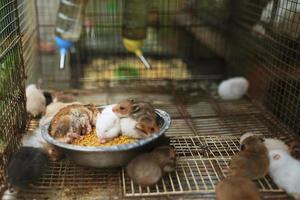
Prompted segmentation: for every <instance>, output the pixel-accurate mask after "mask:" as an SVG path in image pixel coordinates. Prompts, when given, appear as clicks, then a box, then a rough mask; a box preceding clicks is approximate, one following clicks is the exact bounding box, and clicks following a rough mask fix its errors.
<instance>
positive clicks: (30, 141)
mask: <svg viewBox="0 0 300 200" xmlns="http://www.w3.org/2000/svg"><path fill="white" fill-rule="evenodd" d="M44 143H46V141H45V140H44V138H43V137H42V130H41V128H40V127H38V128H37V129H35V130H34V131H33V133H31V134H26V135H24V137H23V138H22V146H24V147H35V148H43V145H44Z"/></svg>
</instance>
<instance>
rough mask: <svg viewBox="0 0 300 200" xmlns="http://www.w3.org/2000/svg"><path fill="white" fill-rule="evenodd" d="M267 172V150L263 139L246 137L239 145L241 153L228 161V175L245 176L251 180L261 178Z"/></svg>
mask: <svg viewBox="0 0 300 200" xmlns="http://www.w3.org/2000/svg"><path fill="white" fill-rule="evenodd" d="M268 170H269V158H268V150H267V148H266V147H265V145H264V143H263V139H262V138H259V137H257V136H250V137H247V138H246V139H245V140H244V141H243V144H242V145H241V151H240V152H239V153H238V154H236V155H234V156H233V157H232V159H231V161H230V166H229V174H230V175H232V176H245V177H248V178H250V179H252V180H255V179H259V178H263V177H265V176H266V175H267V173H268Z"/></svg>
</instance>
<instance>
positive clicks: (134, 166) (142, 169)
mask: <svg viewBox="0 0 300 200" xmlns="http://www.w3.org/2000/svg"><path fill="white" fill-rule="evenodd" d="M175 163H176V155H175V149H174V148H173V147H171V146H159V147H157V148H155V149H154V150H153V151H152V152H150V153H145V154H142V155H140V156H138V157H136V158H135V159H133V160H132V161H131V162H130V163H129V164H128V165H127V167H126V173H127V175H128V176H129V177H130V178H131V179H132V180H133V182H135V183H136V184H139V185H141V186H150V185H154V184H156V183H157V182H158V181H159V180H160V179H161V178H162V176H163V175H165V174H166V173H169V172H172V171H174V170H175Z"/></svg>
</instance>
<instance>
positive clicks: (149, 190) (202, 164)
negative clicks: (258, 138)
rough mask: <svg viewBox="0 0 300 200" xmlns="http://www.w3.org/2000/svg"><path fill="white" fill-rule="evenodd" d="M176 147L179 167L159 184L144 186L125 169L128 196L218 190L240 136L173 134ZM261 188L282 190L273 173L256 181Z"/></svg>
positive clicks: (123, 175)
mask: <svg viewBox="0 0 300 200" xmlns="http://www.w3.org/2000/svg"><path fill="white" fill-rule="evenodd" d="M171 145H173V146H174V147H175V149H176V153H177V157H178V161H177V167H176V171H175V172H173V173H170V174H168V175H166V176H165V177H164V178H163V179H162V180H161V181H160V182H159V183H158V184H156V185H155V186H151V187H141V186H139V185H136V184H134V183H133V182H132V181H131V180H130V178H129V177H127V176H126V174H125V170H124V169H123V170H122V181H123V193H124V196H129V197H130V196H149V195H163V194H164V195H171V194H187V193H214V191H215V185H216V184H217V183H218V182H219V181H220V180H221V179H222V178H223V177H225V176H226V174H227V169H228V163H229V161H230V157H231V156H232V155H234V154H236V153H237V152H238V151H239V137H237V136H203V137H202V136H183V137H173V138H172V140H171ZM256 183H257V185H258V187H259V189H260V191H261V192H281V193H282V190H281V189H279V188H278V187H277V186H276V185H275V184H274V183H273V181H272V180H271V178H270V177H269V176H267V177H266V178H264V179H261V180H259V181H257V182H256Z"/></svg>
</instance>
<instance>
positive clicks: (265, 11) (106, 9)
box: [0, 0, 300, 199]
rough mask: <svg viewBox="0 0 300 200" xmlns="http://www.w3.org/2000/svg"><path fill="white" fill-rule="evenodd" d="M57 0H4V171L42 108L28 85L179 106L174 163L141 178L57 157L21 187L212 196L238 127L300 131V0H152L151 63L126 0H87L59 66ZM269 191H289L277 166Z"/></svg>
mask: <svg viewBox="0 0 300 200" xmlns="http://www.w3.org/2000/svg"><path fill="white" fill-rule="evenodd" d="M58 3H59V1H57V0H56V1H46V0H27V1H25V0H2V1H0V27H1V30H0V50H1V51H0V94H1V95H0V128H1V129H0V130H1V133H0V153H1V155H2V159H1V161H0V174H1V176H0V180H1V192H3V191H4V188H5V186H6V181H5V177H4V175H3V174H4V171H5V169H6V165H7V162H8V160H9V158H10V156H11V154H12V153H13V152H15V151H16V149H17V148H18V147H19V145H20V139H21V137H22V135H23V134H25V133H26V132H27V133H30V132H32V131H33V130H34V129H35V128H36V127H37V126H38V121H37V120H29V119H28V118H27V114H26V97H25V85H26V84H28V83H37V84H38V85H39V86H40V87H42V88H44V89H49V90H63V91H64V92H65V93H72V94H75V95H76V96H77V100H79V101H82V102H87V103H95V104H110V103H113V102H117V101H119V100H120V99H124V98H126V97H140V98H143V99H146V100H149V101H150V102H151V103H152V104H153V105H154V107H157V108H161V109H163V110H166V111H167V112H168V113H170V115H171V117H172V120H173V123H172V126H171V127H170V129H169V131H168V132H167V133H166V135H167V136H169V137H171V145H172V146H174V147H175V149H176V153H177V157H178V162H177V167H176V171H175V172H174V173H171V174H169V175H168V176H166V177H164V178H163V179H162V180H161V181H160V182H159V183H158V184H156V185H155V186H153V187H140V186H138V185H136V184H134V183H133V182H132V181H131V180H130V179H129V178H128V177H127V176H126V173H124V169H93V168H87V167H81V166H77V165H75V164H74V163H73V162H72V161H69V160H67V159H64V160H62V161H60V162H51V163H50V166H49V167H48V169H47V170H46V172H45V173H44V174H43V176H42V177H41V178H40V179H39V180H38V181H37V183H35V184H34V185H33V186H32V187H31V188H30V189H27V190H24V191H22V192H21V193H20V194H19V196H18V198H20V199H131V198H145V199H165V198H172V199H183V198H184V199H214V198H215V194H214V190H215V186H216V184H217V182H218V181H219V180H221V179H222V178H224V177H225V176H226V175H227V168H228V162H229V161H230V157H231V156H232V155H234V154H236V153H237V152H238V150H239V137H240V135H241V134H243V133H245V132H247V131H253V132H255V133H257V134H260V135H262V136H265V137H277V138H280V139H282V140H284V141H286V142H289V141H291V140H293V139H294V138H296V137H299V134H300V96H299V95H300V76H299V75H300V74H299V72H300V70H299V66H298V65H299V64H300V62H299V61H300V45H299V36H300V18H299V16H300V1H298V0H152V1H149V12H148V18H147V20H148V28H147V38H146V39H145V41H144V45H143V49H142V50H143V53H144V55H145V57H146V58H147V59H148V60H149V62H150V63H151V65H152V66H153V69H152V70H146V69H145V68H144V66H143V65H142V63H141V62H140V61H139V60H138V59H137V58H136V57H135V56H134V55H132V54H131V53H129V52H127V51H126V50H125V48H124V47H123V45H122V34H121V28H122V12H123V7H124V5H123V1H120V0H89V1H88V4H87V7H86V11H85V15H84V23H83V29H82V30H83V31H82V34H81V37H80V40H79V41H78V42H77V43H76V44H75V46H74V48H72V49H71V51H70V54H69V55H68V57H67V63H66V68H65V69H64V70H60V69H59V54H58V50H57V49H56V46H55V44H54V40H53V37H54V28H55V20H56V12H57V8H58ZM231 76H245V77H246V78H247V79H248V80H249V81H250V88H249V91H248V93H247V97H246V98H243V99H241V100H237V101H223V100H221V99H220V98H219V97H218V95H217V94H216V92H215V91H216V88H217V84H218V83H219V82H220V80H222V79H224V78H226V77H231ZM256 183H257V185H258V187H259V189H260V191H261V193H262V194H263V196H264V198H266V199H289V198H290V197H289V196H288V195H287V194H286V193H285V192H284V191H282V190H281V189H279V188H278V187H277V186H276V184H275V183H274V182H273V181H272V180H271V178H270V177H269V176H267V177H266V178H264V179H261V180H259V181H257V182H256Z"/></svg>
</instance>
